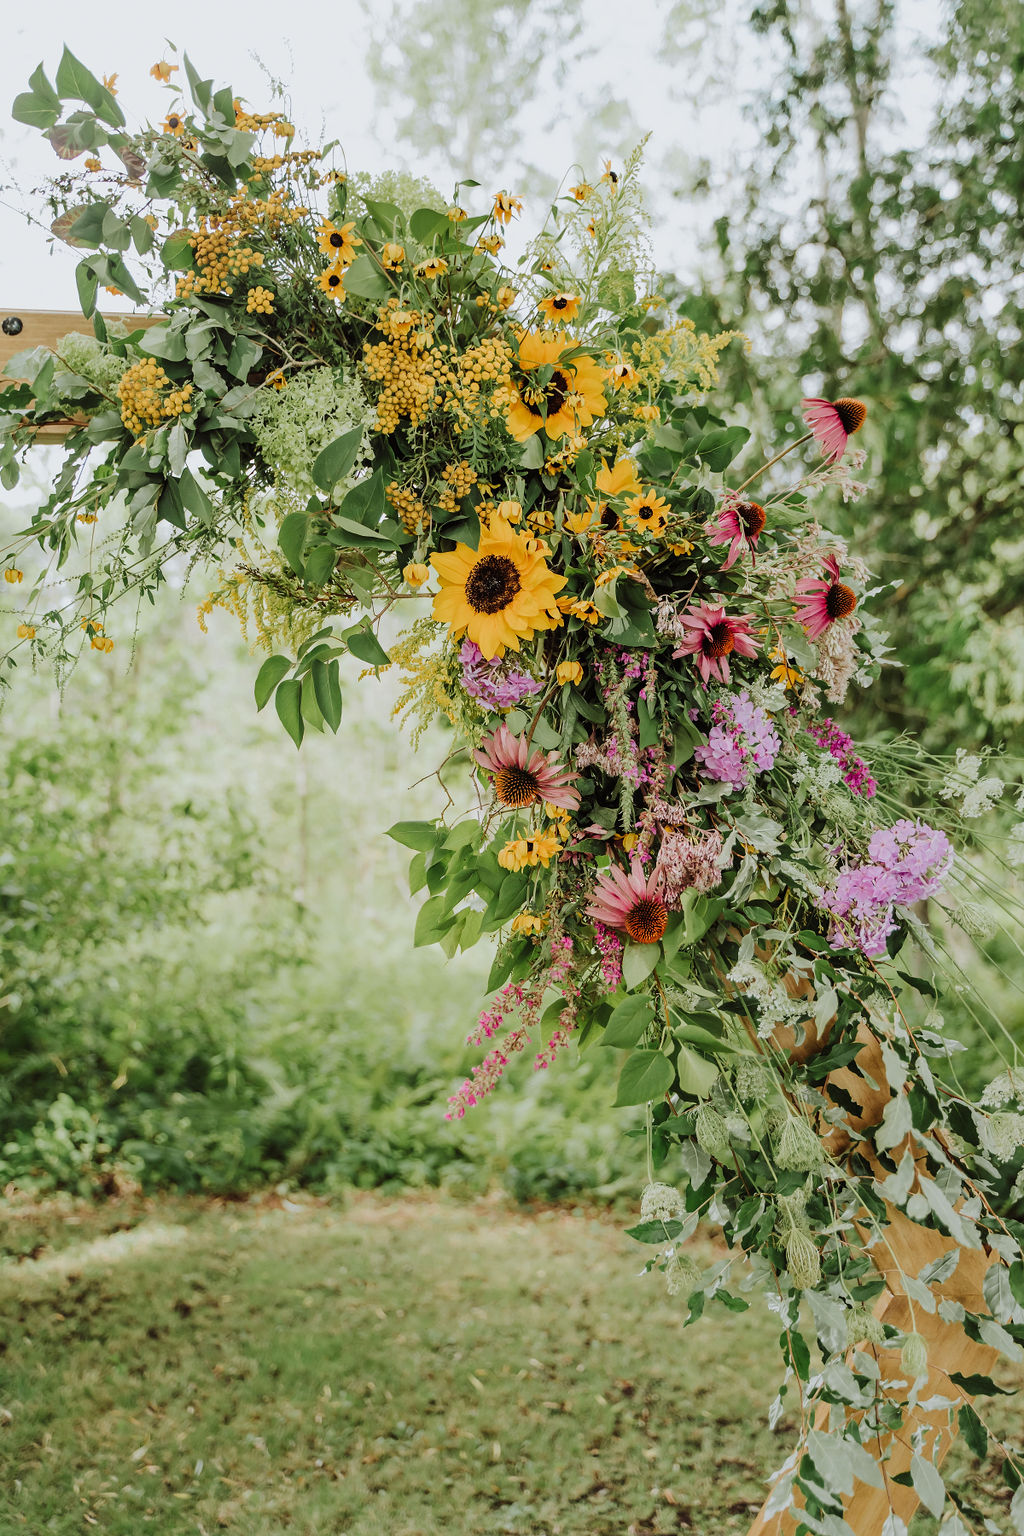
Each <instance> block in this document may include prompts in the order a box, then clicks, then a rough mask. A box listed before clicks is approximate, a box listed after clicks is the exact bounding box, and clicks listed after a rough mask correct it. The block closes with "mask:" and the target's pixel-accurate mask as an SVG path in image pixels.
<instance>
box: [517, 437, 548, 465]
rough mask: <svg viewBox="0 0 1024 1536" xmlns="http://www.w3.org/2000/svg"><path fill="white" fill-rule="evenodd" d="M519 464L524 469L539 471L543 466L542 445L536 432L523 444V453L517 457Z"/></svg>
mask: <svg viewBox="0 0 1024 1536" xmlns="http://www.w3.org/2000/svg"><path fill="white" fill-rule="evenodd" d="M519 462H520V464H522V466H523V468H524V469H540V468H541V467H542V466H543V464H544V445H543V443H542V442H541V440H540V437H539V435H538V434H537V433H536V432H535V433H534V434H533V436H532V437H528V438H527V439H526V442H525V443H524V444H523V451H522V453H521V455H520V457H519Z"/></svg>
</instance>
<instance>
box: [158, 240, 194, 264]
mask: <svg viewBox="0 0 1024 1536" xmlns="http://www.w3.org/2000/svg"><path fill="white" fill-rule="evenodd" d="M160 260H161V261H162V262H163V264H164V266H165V267H169V268H170V270H171V271H172V272H188V271H190V270H191V268H192V267H193V266H194V265H195V253H194V252H193V250H192V246H191V245H190V243H189V237H188V235H187V234H181V233H179V234H173V235H168V237H167V239H166V240H165V241H164V243H163V245H162V246H161V248H160Z"/></svg>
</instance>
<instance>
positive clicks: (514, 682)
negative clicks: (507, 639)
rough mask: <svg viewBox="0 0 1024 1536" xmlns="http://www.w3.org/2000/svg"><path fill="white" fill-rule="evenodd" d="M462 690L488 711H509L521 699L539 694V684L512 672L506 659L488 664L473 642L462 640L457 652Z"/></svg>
mask: <svg viewBox="0 0 1024 1536" xmlns="http://www.w3.org/2000/svg"><path fill="white" fill-rule="evenodd" d="M459 660H460V662H461V663H462V686H463V687H464V688H465V690H466V692H467V693H468V694H470V695H471V697H472V698H474V699H479V700H480V702H481V704H485V705H486V706H487V708H488V709H513V708H514V707H515V705H516V704H518V703H519V702H520V700H521V699H525V698H528V697H529V696H530V694H532V693H538V692H539V691H540V683H539V682H537V681H536V679H535V678H532V677H530V675H529V674H528V673H526V672H516V671H515V670H514V668H513V666H512V663H511V662H510V661H509V660H508V659H507V658H506V657H499V656H495V657H494V658H493V660H491V661H488V660H487V658H486V657H485V656H484V653H483V651H482V650H481V649H480V647H479V646H478V645H477V644H476V642H475V641H474V640H464V641H463V642H462V647H461V649H460V651H459Z"/></svg>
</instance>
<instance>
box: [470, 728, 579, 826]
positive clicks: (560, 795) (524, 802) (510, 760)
mask: <svg viewBox="0 0 1024 1536" xmlns="http://www.w3.org/2000/svg"><path fill="white" fill-rule="evenodd" d="M473 757H474V758H475V759H476V761H477V762H478V763H479V764H480V767H481V768H483V769H484V770H485V771H486V772H487V773H489V774H491V775H492V776H493V779H494V793H495V794H496V795H497V797H498V800H499V801H500V802H501V804H502V805H506V806H508V807H509V809H510V810H514V811H522V810H525V809H526V807H527V806H528V805H536V803H537V802H538V801H539V800H546V801H547V803H548V804H549V805H557V806H560V807H561V809H562V810H566V811H575V810H576V809H577V807H578V806H579V803H580V796H579V791H578V790H575V789H573V788H572V781H573V779H575V778H578V774H575V773H572V772H570V770H569V769H568V768H566V767H565V766H564V764H563V763H561V762H559V759H558V753H557V752H548V753H547V754H545V753H543V752H532V753H531V751H530V749H529V747H528V745H527V742H526V737H525V736H513V734H512V732H511V731H510V730H509V728H508V726H507V725H506V724H505V722H504V721H502V723H501V724H500V725H499V726H498V729H497V730H496V731H492V733H491V735H490V736H486V737H485V738H484V740H483V742H482V743H481V746H480V750H479V751H478V752H474V753H473Z"/></svg>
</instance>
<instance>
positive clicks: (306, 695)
mask: <svg viewBox="0 0 1024 1536" xmlns="http://www.w3.org/2000/svg"><path fill="white" fill-rule="evenodd" d="M301 689H302V692H301V700H302V718H303V720H304V721H305V722H306V724H307V725H308V726H311V727H312V728H313V730H314V731H319V733H320V735H321V736H322V735H323V732H324V717H323V715H322V714H321V713H320V705H319V704H318V703H317V698H316V689H315V688H314V687H313V679H312V677H311V676H310V674H309V673H308V672H307V673H306V675H305V677H304V678H303V679H302V683H301Z"/></svg>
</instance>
